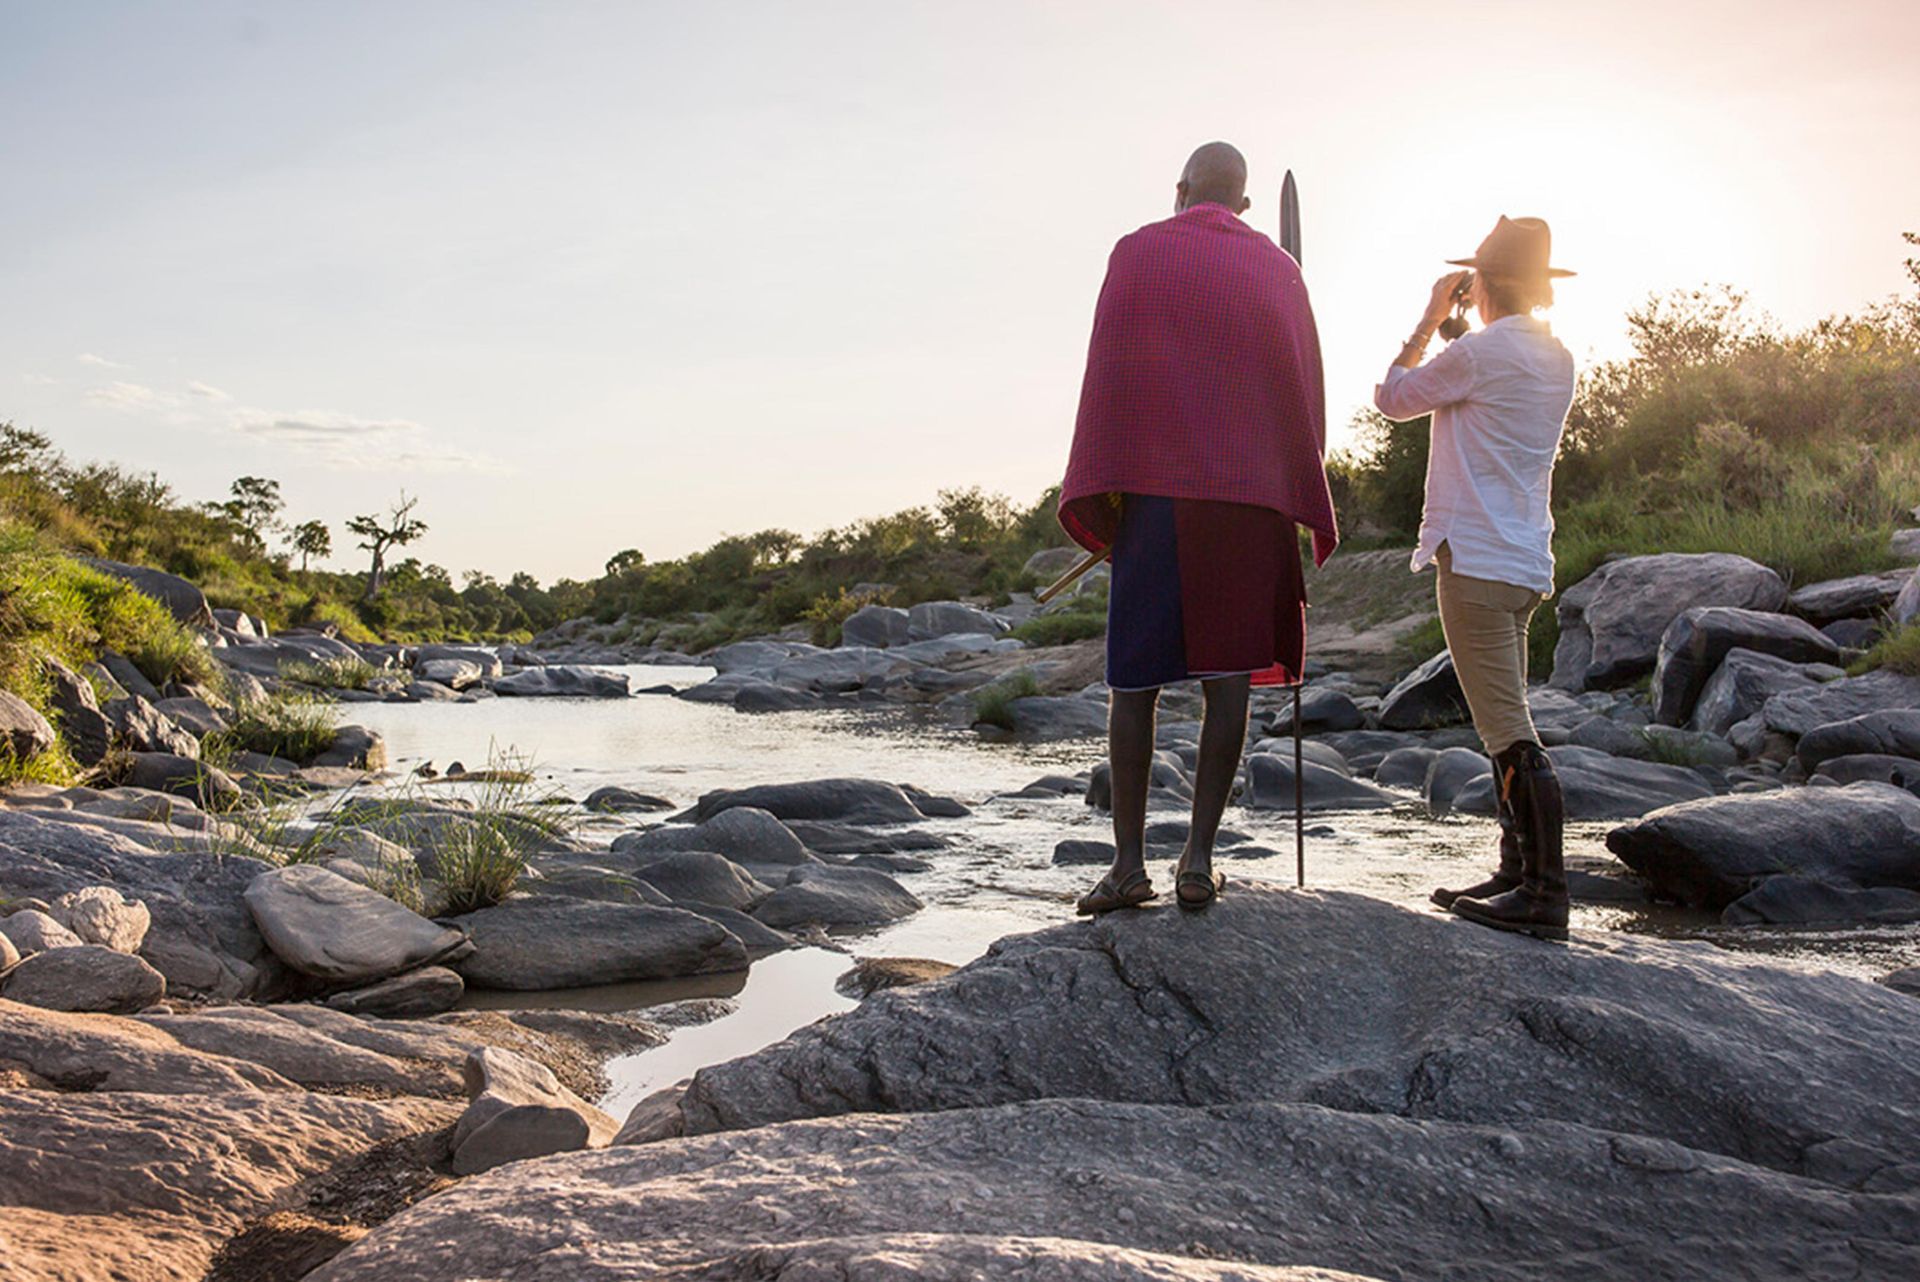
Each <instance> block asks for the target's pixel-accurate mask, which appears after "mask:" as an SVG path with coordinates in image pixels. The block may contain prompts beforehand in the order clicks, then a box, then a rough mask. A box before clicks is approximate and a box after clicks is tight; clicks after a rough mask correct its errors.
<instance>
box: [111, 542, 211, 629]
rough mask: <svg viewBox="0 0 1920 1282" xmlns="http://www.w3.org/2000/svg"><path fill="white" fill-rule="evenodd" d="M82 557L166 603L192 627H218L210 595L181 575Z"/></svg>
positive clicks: (169, 610) (119, 562)
mask: <svg viewBox="0 0 1920 1282" xmlns="http://www.w3.org/2000/svg"><path fill="white" fill-rule="evenodd" d="M78 559H79V560H80V561H82V562H84V563H85V564H87V565H90V566H92V567H93V568H94V569H96V570H99V571H102V572H103V573H106V574H110V575H112V576H113V577H114V578H116V579H124V580H125V581H126V582H128V583H131V584H132V585H133V586H134V588H135V589H136V590H137V591H139V592H140V594H141V595H143V596H149V597H152V598H153V599H154V600H156V601H158V602H159V603H160V604H161V605H164V606H166V607H167V612H168V613H170V614H172V615H173V617H174V618H175V619H177V620H178V621H179V622H181V623H184V624H187V625H188V626H189V627H196V628H211V627H213V626H214V622H213V609H212V607H210V606H209V605H208V604H207V594H206V593H204V592H202V591H201V590H200V589H199V587H198V586H196V585H195V584H193V583H190V582H188V581H187V580H186V579H183V578H181V577H180V576H179V575H177V574H168V573H167V572H166V571H165V570H156V569H153V568H152V567H151V566H145V565H128V564H126V563H125V562H124V561H108V560H105V559H104V558H101V557H93V556H83V557H80V558H78Z"/></svg>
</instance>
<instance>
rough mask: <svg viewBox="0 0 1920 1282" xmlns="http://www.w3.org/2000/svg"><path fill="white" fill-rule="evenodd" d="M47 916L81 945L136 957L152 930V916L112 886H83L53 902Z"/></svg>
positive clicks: (141, 904)
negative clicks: (131, 954)
mask: <svg viewBox="0 0 1920 1282" xmlns="http://www.w3.org/2000/svg"><path fill="white" fill-rule="evenodd" d="M47 912H48V915H49V916H51V917H52V918H53V919H54V920H55V921H57V922H59V923H60V924H61V925H62V926H65V927H66V928H67V929H68V930H70V931H72V932H73V933H74V935H75V936H76V937H77V938H78V939H79V940H80V941H81V942H82V943H88V944H98V945H100V946H101V947H102V948H111V949H113V950H114V951H115V952H117V953H137V952H139V951H140V945H141V944H143V943H145V942H146V938H147V931H148V930H150V929H152V927H153V914H152V913H150V912H148V911H147V906H146V905H145V904H143V903H141V902H140V901H139V900H138V899H129V898H127V896H125V895H124V894H122V893H121V892H120V891H119V890H118V889H117V888H115V887H113V886H83V887H81V888H80V889H79V890H70V891H68V892H67V893H66V894H64V895H62V896H60V897H59V898H58V899H56V900H54V901H53V903H52V904H51V905H50V906H49V907H48V909H47Z"/></svg>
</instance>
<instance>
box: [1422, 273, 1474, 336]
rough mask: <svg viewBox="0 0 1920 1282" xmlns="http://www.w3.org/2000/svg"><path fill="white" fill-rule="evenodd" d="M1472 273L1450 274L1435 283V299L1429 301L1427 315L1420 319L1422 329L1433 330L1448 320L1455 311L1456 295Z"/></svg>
mask: <svg viewBox="0 0 1920 1282" xmlns="http://www.w3.org/2000/svg"><path fill="white" fill-rule="evenodd" d="M1472 274H1473V273H1472V272H1448V273H1447V274H1446V275H1445V276H1442V277H1441V278H1440V279H1439V280H1436V281H1435V282H1433V297H1432V298H1430V299H1428V300H1427V310H1426V314H1425V315H1423V316H1422V317H1421V318H1420V328H1422V329H1432V328H1434V327H1435V326H1437V325H1439V323H1440V322H1441V321H1443V320H1445V319H1446V318H1447V316H1448V315H1449V314H1450V313H1451V312H1452V311H1453V304H1454V298H1455V295H1457V294H1459V292H1460V286H1461V285H1463V284H1465V283H1466V279H1467V277H1469V276H1471V275H1472Z"/></svg>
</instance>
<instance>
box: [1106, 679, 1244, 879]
mask: <svg viewBox="0 0 1920 1282" xmlns="http://www.w3.org/2000/svg"><path fill="white" fill-rule="evenodd" d="M1252 685H1253V682H1252V679H1251V678H1250V677H1246V676H1237V677H1215V678H1213V679H1212V680H1211V681H1203V682H1201V683H1200V689H1201V691H1202V692H1203V693H1204V694H1205V696H1206V701H1207V710H1206V713H1205V715H1204V716H1203V717H1202V718H1201V722H1200V759H1199V762H1198V764H1196V765H1195V767H1194V771H1193V822H1192V824H1191V825H1190V826H1189V828H1188V830H1187V848H1186V850H1185V851H1183V852H1182V853H1181V856H1180V868H1181V870H1182V871H1183V872H1196V873H1202V874H1205V873H1210V872H1212V871H1213V841H1214V838H1215V837H1216V836H1218V835H1219V832H1220V816H1221V815H1222V814H1224V813H1225V812H1226V808H1227V799H1228V798H1229V797H1231V796H1232V795H1233V781H1234V780H1235V779H1236V778H1238V777H1239V775H1240V750H1241V749H1242V748H1243V747H1245V746H1246V741H1247V696H1248V691H1249V690H1250V689H1251V687H1252ZM1115 797H1116V804H1117V798H1118V791H1117V789H1116V792H1115ZM1115 815H1116V819H1117V816H1118V811H1116V812H1115Z"/></svg>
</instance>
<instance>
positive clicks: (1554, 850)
mask: <svg viewBox="0 0 1920 1282" xmlns="http://www.w3.org/2000/svg"><path fill="white" fill-rule="evenodd" d="M1493 769H1494V773H1495V774H1496V775H1497V776H1499V777H1501V778H1506V777H1508V776H1509V774H1510V775H1511V777H1512V780H1513V786H1512V788H1511V790H1510V794H1509V795H1510V796H1511V799H1512V800H1511V807H1512V811H1513V826H1514V831H1515V833H1516V835H1517V836H1518V837H1519V844H1520V884H1519V885H1518V886H1515V887H1514V888H1513V889H1512V890H1509V891H1507V892H1505V893H1504V894H1499V895H1494V896H1492V897H1491V898H1488V899H1478V898H1472V897H1468V896H1464V895H1463V896H1461V897H1460V898H1458V899H1456V900H1454V901H1453V911H1454V912H1456V913H1458V914H1459V915H1460V916H1462V917H1465V918H1466V919H1467V920H1468V921H1474V922H1479V923H1480V924H1481V925H1482V926H1492V927H1493V928H1494V929H1495V930H1512V931H1518V932H1520V933H1521V934H1526V935H1534V936H1537V937H1539V938H1541V939H1565V938H1566V937H1567V866H1566V861H1565V859H1564V857H1563V854H1562V850H1561V841H1560V838H1561V828H1562V827H1563V826H1564V824H1565V822H1566V803H1565V801H1564V800H1563V799H1562V797H1561V795H1560V778H1559V776H1558V775H1556V774H1555V773H1554V772H1553V761H1552V759H1551V758H1549V757H1548V756H1547V753H1546V750H1545V749H1544V748H1542V747H1541V746H1540V745H1539V744H1537V743H1533V742H1531V741H1523V742H1521V743H1516V744H1514V745H1513V746H1512V747H1510V748H1507V749H1505V750H1504V751H1502V752H1500V753H1499V754H1497V755H1496V756H1495V757H1494V759H1493Z"/></svg>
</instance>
